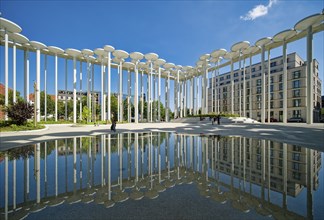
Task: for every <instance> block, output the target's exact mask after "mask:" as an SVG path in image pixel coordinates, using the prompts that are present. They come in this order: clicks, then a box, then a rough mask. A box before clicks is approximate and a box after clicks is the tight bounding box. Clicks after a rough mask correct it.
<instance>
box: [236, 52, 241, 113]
mask: <svg viewBox="0 0 324 220" xmlns="http://www.w3.org/2000/svg"><path fill="white" fill-rule="evenodd" d="M241 69H242V67H241V50H239V70H238V84H237V85H238V97H239V98H238V100H239V101H238V104H239V115H240V117H241V116H242V93H241Z"/></svg>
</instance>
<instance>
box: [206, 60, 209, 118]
mask: <svg viewBox="0 0 324 220" xmlns="http://www.w3.org/2000/svg"><path fill="white" fill-rule="evenodd" d="M205 81H206V88H205V102H206V103H205V113H206V114H208V88H209V81H208V68H207V63H206V78H205Z"/></svg>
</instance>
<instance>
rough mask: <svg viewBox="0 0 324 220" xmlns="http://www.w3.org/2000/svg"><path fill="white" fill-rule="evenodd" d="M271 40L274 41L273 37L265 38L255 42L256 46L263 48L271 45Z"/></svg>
mask: <svg viewBox="0 0 324 220" xmlns="http://www.w3.org/2000/svg"><path fill="white" fill-rule="evenodd" d="M271 40H272V38H271V37H264V38H261V39H260V40H258V41H257V42H255V45H257V46H259V47H262V46H265V45H267V44H269V43H270V42H271Z"/></svg>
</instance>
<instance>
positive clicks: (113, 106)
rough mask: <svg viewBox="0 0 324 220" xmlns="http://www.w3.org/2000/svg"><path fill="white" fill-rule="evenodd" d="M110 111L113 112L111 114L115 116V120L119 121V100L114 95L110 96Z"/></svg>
mask: <svg viewBox="0 0 324 220" xmlns="http://www.w3.org/2000/svg"><path fill="white" fill-rule="evenodd" d="M110 111H111V114H112V115H113V117H114V118H115V119H117V115H118V99H117V97H116V96H114V95H111V96H110Z"/></svg>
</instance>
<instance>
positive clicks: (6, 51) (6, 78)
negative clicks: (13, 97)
mask: <svg viewBox="0 0 324 220" xmlns="http://www.w3.org/2000/svg"><path fill="white" fill-rule="evenodd" d="M8 65H9V63H8V33H7V31H6V30H5V63H4V66H5V107H8V104H9V103H8V97H9V93H8V91H9V90H8ZM5 120H6V121H7V120H8V113H7V112H5ZM7 209H8V207H7Z"/></svg>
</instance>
